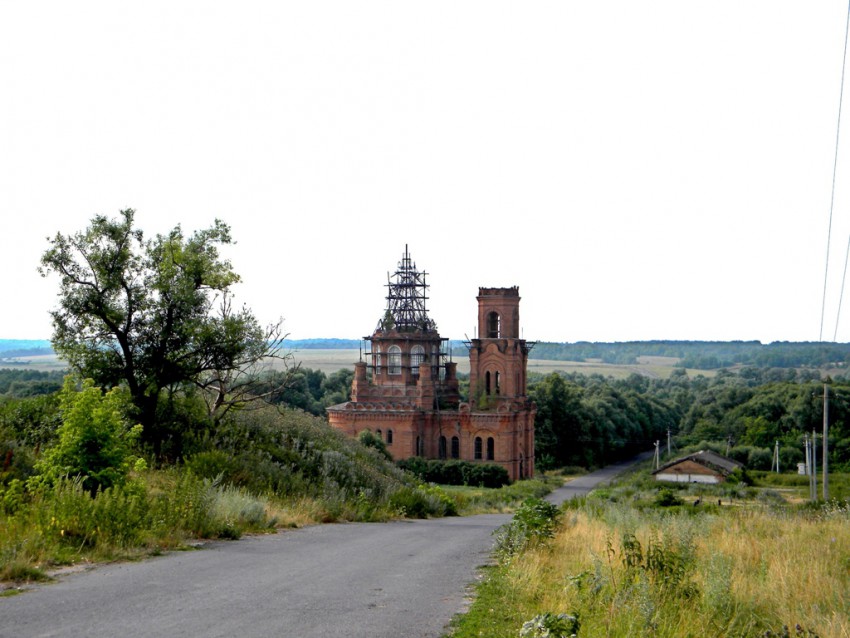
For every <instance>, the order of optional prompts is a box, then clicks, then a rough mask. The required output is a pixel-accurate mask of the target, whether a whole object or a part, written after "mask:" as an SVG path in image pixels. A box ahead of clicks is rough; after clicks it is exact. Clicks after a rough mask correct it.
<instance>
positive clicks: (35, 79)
mask: <svg viewBox="0 0 850 638" xmlns="http://www.w3.org/2000/svg"><path fill="white" fill-rule="evenodd" d="M846 17H847V3H846V2H839V1H836V0H821V1H818V2H811V0H798V1H787V0H764V1H756V0H717V1H714V2H689V1H685V0H670V1H666V2H665V1H645V2H640V1H635V0H628V1H626V0H623V1H611V2H606V1H604V0H587V1H583V2H570V1H567V0H562V1H558V2H516V1H513V2H497V1H493V0H487V1H486V2H459V1H457V0H453V1H452V2H438V1H430V2H419V3H410V2H399V1H398V0H393V1H387V2H359V1H358V2H351V1H346V2H322V1H312V0H311V1H308V2H304V1H299V2H251V1H244V0H243V1H242V2H238V3H236V2H230V3H225V2H220V1H216V0H213V1H209V0H206V1H204V2H174V1H169V2H151V1H146V2H132V3H130V2H116V1H114V0H113V1H109V2H85V1H81V2H39V1H37V0H34V1H31V2H18V1H12V0H8V1H7V0H0V220H2V221H0V224H2V228H0V271H2V273H3V279H2V284H0V286H2V287H0V291H2V297H0V298H2V302H0V303H2V306H0V308H2V312H0V338H30V339H39V338H49V337H50V335H51V332H52V329H51V325H50V318H49V315H48V311H49V310H50V309H51V308H52V307H53V306H54V305H55V303H56V293H57V291H58V280H57V279H56V278H55V277H54V278H47V279H42V278H41V277H40V276H39V275H38V274H37V272H36V268H37V266H38V262H39V258H40V255H41V254H42V252H44V250H45V249H46V248H47V241H46V237H47V236H48V235H54V234H55V233H56V232H60V231H61V232H63V233H70V232H74V231H78V230H82V229H84V228H85V227H86V226H87V224H88V222H89V220H90V219H91V218H92V216H94V215H96V214H104V215H110V216H114V215H117V213H118V212H119V211H120V210H121V209H124V208H134V209H135V210H136V211H137V221H138V223H139V225H140V226H141V227H142V228H143V229H144V230H145V232H146V233H147V234H148V235H153V234H155V233H157V232H163V233H164V232H167V231H168V230H169V229H170V228H172V227H173V226H174V225H176V224H180V225H182V227H183V229H184V230H185V231H187V232H190V231H193V230H197V229H200V228H205V227H207V226H209V225H210V224H211V223H212V221H213V220H214V219H215V218H216V217H218V218H220V219H222V220H224V221H225V222H227V223H228V224H230V225H231V227H232V230H233V235H234V237H235V239H236V241H237V242H238V243H237V245H236V246H235V247H233V248H232V250H230V251H229V253H228V254H229V256H230V257H231V259H232V261H233V264H234V267H235V269H236V271H237V272H239V273H240V274H241V275H242V277H243V280H244V283H243V284H241V285H240V286H239V287H238V288H237V290H236V292H237V300H238V301H240V302H243V303H245V304H247V305H248V306H249V307H251V308H252V309H253V310H254V312H255V314H256V315H257V316H258V317H259V318H260V319H261V320H262V321H263V322H268V321H273V320H275V319H276V318H277V317H281V316H282V317H283V318H284V319H285V327H286V330H287V331H288V332H289V333H290V336H291V338H295V339H304V338H312V337H349V338H352V337H360V336H363V335H366V334H369V333H371V331H372V330H373V329H374V327H375V324H376V322H377V320H378V318H379V317H380V316H381V315H382V311H383V308H384V307H385V300H384V295H385V292H386V290H385V284H386V278H387V271H388V270H393V269H394V268H395V266H396V264H397V262H398V260H399V258H400V257H401V254H402V252H403V251H404V246H405V244H408V245H409V247H410V252H411V254H412V255H413V258H414V260H415V261H416V263H417V265H418V266H419V267H420V268H421V269H424V270H426V271H427V272H428V273H429V283H430V284H431V289H430V297H431V298H430V302H429V303H430V310H431V316H432V317H433V318H434V319H435V320H436V322H437V324H438V327H439V329H440V332H441V333H442V335H443V336H445V337H451V338H454V339H461V338H463V337H464V335H469V336H472V334H473V331H474V329H475V322H476V316H477V315H476V302H475V296H476V294H477V291H478V287H479V286H514V285H516V286H519V289H520V294H521V296H522V303H521V307H520V309H521V323H522V327H523V333H524V336H525V337H526V338H527V339H533V340H546V341H569V342H574V341H625V340H647V339H699V340H713V339H719V340H731V339H758V340H761V341H763V342H770V341H775V340H789V341H808V340H817V339H818V338H819V335H820V320H821V302H822V294H823V286H824V269H825V263H826V262H825V260H826V248H827V231H828V223H829V211H830V192H831V184H832V171H833V161H834V152H835V138H836V117H837V114H838V101H839V92H840V91H839V87H840V80H841V68H842V56H843V49H844V31H845V22H846ZM848 84H850V80H848ZM845 92H846V93H850V89H847V90H846V91H845ZM847 97H848V99H846V100H845V104H844V106H845V108H848V107H850V96H847ZM844 115H845V116H846V117H845V122H846V129H845V131H844V134H843V136H842V144H841V147H840V149H839V155H838V178H837V184H836V190H835V206H834V216H833V222H832V246H831V252H830V255H831V261H830V267H829V278H828V287H827V288H828V289H827V296H826V320H825V322H824V329H823V337H824V339H825V340H832V338H833V334H834V332H836V316H837V306H838V300H839V293H840V284H841V276H842V272H843V267H844V256H845V250H846V246H847V243H848V237H850V113H846V112H845V114H844ZM845 302H846V303H845V308H844V312H843V313H842V316H841V320H840V322H839V323H838V325H837V338H838V340H839V341H850V293H848V298H847V299H845Z"/></svg>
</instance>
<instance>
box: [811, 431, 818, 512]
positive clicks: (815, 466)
mask: <svg viewBox="0 0 850 638" xmlns="http://www.w3.org/2000/svg"><path fill="white" fill-rule="evenodd" d="M817 437H818V434H817V430H815V429H814V428H813V429H812V488H813V489H812V500H813V501H816V500H818V438H817Z"/></svg>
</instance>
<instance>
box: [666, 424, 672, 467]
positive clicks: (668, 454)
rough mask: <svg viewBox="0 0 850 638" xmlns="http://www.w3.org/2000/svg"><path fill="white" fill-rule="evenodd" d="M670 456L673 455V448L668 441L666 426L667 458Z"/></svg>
mask: <svg viewBox="0 0 850 638" xmlns="http://www.w3.org/2000/svg"><path fill="white" fill-rule="evenodd" d="M671 456H673V448H672V447H671V443H670V428H667V459H668V460H669V459H670V457H671Z"/></svg>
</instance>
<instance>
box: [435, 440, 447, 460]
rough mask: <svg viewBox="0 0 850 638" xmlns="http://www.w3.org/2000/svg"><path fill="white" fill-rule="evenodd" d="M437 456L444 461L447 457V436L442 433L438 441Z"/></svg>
mask: <svg viewBox="0 0 850 638" xmlns="http://www.w3.org/2000/svg"><path fill="white" fill-rule="evenodd" d="M437 457H438V458H439V459H440V460H441V461H444V460H445V459H446V437H445V436H442V435H440V439H439V441H438V443H437Z"/></svg>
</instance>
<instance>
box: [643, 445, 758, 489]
mask: <svg viewBox="0 0 850 638" xmlns="http://www.w3.org/2000/svg"><path fill="white" fill-rule="evenodd" d="M742 467H744V466H743V464H741V463H738V461H733V460H732V459H730V458H727V457H725V456H723V455H722V454H717V453H716V452H712V451H711V450H700V451H699V452H694V453H693V454H688V455H687V456H683V457H681V458H678V459H676V460H674V461H670V462H669V463H667V464H666V465H662V466H661V467H660V468H658V469H657V470H655V471H654V472H653V473H652V474H653V475H654V476H655V479H656V480H658V481H670V482H673V483H712V484H714V483H722V482H723V481H725V480H726V477H728V476H729V475H730V474H731V473H732V472H734V471H735V470H736V469H738V468H742Z"/></svg>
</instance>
